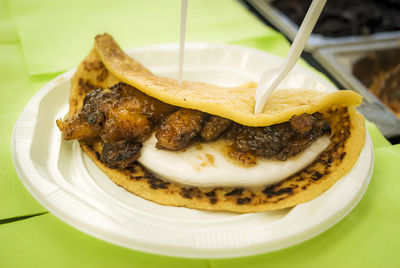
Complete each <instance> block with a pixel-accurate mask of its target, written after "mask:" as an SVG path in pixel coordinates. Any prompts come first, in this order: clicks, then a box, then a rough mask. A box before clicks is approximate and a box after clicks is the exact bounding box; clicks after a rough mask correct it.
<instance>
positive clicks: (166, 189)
mask: <svg viewBox="0 0 400 268" xmlns="http://www.w3.org/2000/svg"><path fill="white" fill-rule="evenodd" d="M90 63H93V64H94V65H95V66H99V67H98V68H87V66H90ZM101 63H102V64H103V65H102V64H101ZM85 66H86V68H85ZM101 66H104V67H101ZM104 69H106V70H107V71H108V72H107V76H106V79H100V80H102V81H100V80H99V79H98V77H100V74H101V73H102V72H105V71H104ZM79 81H88V82H89V83H93V85H96V86H98V87H101V88H106V87H108V86H109V83H113V82H119V81H123V82H125V83H128V84H130V85H132V86H134V87H136V88H138V89H139V90H141V91H143V92H145V93H146V94H148V95H150V96H153V97H156V98H158V99H160V100H162V101H164V102H167V103H170V104H173V105H178V106H182V107H186V108H193V109H198V110H201V111H203V112H207V113H211V114H216V115H220V116H224V117H226V118H229V119H232V120H234V121H236V122H238V123H242V124H245V125H249V126H259V125H262V126H267V125H271V124H276V123H280V122H284V121H287V120H289V119H290V117H291V116H293V115H295V114H301V113H313V112H317V111H318V112H320V113H322V114H323V116H324V118H325V119H327V120H328V121H329V123H330V125H331V129H332V135H331V143H330V145H329V146H328V148H327V149H326V150H325V151H324V152H323V153H321V155H320V156H319V157H318V158H317V159H316V160H315V161H314V162H313V163H312V164H310V165H309V166H308V167H307V168H305V169H303V170H302V171H300V172H298V173H296V174H294V175H292V176H290V177H289V178H286V179H284V180H282V181H281V182H280V183H277V184H274V185H269V186H265V187H259V188H254V189H253V188H251V189H250V188H234V187H215V188H213V187H209V188H207V187H193V186H190V185H181V184H178V183H175V182H172V181H167V180H165V179H163V178H159V177H156V176H155V175H153V174H151V173H150V172H149V171H147V170H146V169H145V168H144V167H143V166H142V165H140V164H139V163H135V164H134V165H133V166H132V167H130V168H129V169H124V170H117V169H113V168H109V167H107V166H106V165H105V164H104V163H102V162H101V161H100V155H101V151H102V147H103V144H102V141H101V140H100V139H97V140H87V141H80V144H81V147H82V149H83V150H84V151H85V152H86V154H87V155H88V156H89V157H90V158H91V159H92V160H93V161H94V163H95V164H96V165H97V166H98V167H99V168H100V169H101V170H102V171H103V172H104V173H105V174H106V175H107V176H108V177H109V178H110V179H111V180H112V181H114V182H115V183H116V184H117V185H119V186H121V187H123V188H124V189H126V190H128V191H130V192H132V193H134V194H136V195H138V196H141V197H143V198H145V199H147V200H150V201H153V202H156V203H159V204H163V205H170V206H183V207H188V208H194V209H204V210H214V211H232V212H241V213H244V212H259V211H271V210H278V209H283V208H288V207H293V206H295V205H298V204H300V203H303V202H306V201H308V200H311V199H313V198H315V197H316V196H318V195H320V194H321V193H323V192H324V191H326V190H327V189H329V188H330V187H331V186H332V185H333V184H334V183H335V182H336V181H337V180H339V179H340V178H342V177H343V176H344V175H345V174H346V173H348V172H349V171H350V170H351V169H352V167H353V166H354V165H355V163H356V162H357V159H358V157H359V155H360V152H361V150H362V148H363V146H364V142H365V125H364V118H363V116H362V115H360V114H359V113H358V112H357V111H356V109H355V106H357V105H359V104H360V103H361V97H360V96H359V95H358V94H356V93H354V92H351V91H337V92H332V93H324V92H316V91H312V90H279V91H276V92H275V93H274V94H273V95H271V97H270V98H269V101H268V102H267V105H266V108H265V109H264V111H263V113H261V114H259V115H255V114H253V109H254V100H253V96H254V87H253V86H254V84H249V85H247V86H242V87H240V88H223V87H217V86H214V85H209V84H205V83H199V82H189V81H185V82H184V83H183V86H178V85H177V82H176V80H174V79H170V78H164V77H158V76H155V75H154V74H152V73H151V72H150V71H149V70H147V69H146V68H145V67H143V66H142V65H140V64H139V63H138V62H136V61H135V60H133V59H131V58H129V57H128V56H127V55H126V54H125V53H124V52H123V51H122V50H121V49H120V48H119V47H118V45H117V44H116V43H115V42H114V40H113V39H112V38H111V37H110V36H109V35H101V36H98V37H96V45H95V49H94V50H92V51H91V52H90V54H89V55H88V56H87V57H86V58H85V59H84V61H83V62H82V63H81V64H80V65H79V66H78V69H77V72H76V73H75V75H74V78H73V79H72V84H73V85H72V88H71V96H70V105H71V106H70V109H71V111H72V112H77V111H79V110H80V109H81V106H82V100H83V97H84V95H85V94H86V93H87V92H89V91H90V90H91V89H90V88H89V87H84V86H81V85H82V82H81V83H79ZM92 89H94V88H92ZM197 102H199V103H197Z"/></svg>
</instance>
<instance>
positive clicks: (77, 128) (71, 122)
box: [56, 114, 101, 140]
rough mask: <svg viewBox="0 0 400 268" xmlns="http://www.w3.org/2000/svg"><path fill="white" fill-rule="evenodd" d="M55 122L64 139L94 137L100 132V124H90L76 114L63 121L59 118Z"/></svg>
mask: <svg viewBox="0 0 400 268" xmlns="http://www.w3.org/2000/svg"><path fill="white" fill-rule="evenodd" d="M56 123H57V126H58V128H59V129H60V130H61V131H62V133H63V136H64V139H66V140H74V139H90V138H95V137H97V136H99V135H100V132H101V126H99V125H96V124H95V125H93V124H90V123H89V122H88V121H87V120H86V119H84V118H82V117H80V116H79V115H77V114H74V115H73V116H72V117H70V118H68V119H67V120H65V121H62V120H60V119H59V120H57V121H56Z"/></svg>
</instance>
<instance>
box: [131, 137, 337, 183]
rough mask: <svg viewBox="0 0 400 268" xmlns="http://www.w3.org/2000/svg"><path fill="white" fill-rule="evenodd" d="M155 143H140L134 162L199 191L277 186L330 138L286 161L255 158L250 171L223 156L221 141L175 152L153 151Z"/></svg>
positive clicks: (301, 166) (248, 168) (308, 161)
mask: <svg viewBox="0 0 400 268" xmlns="http://www.w3.org/2000/svg"><path fill="white" fill-rule="evenodd" d="M156 143H157V139H156V137H155V136H154V134H153V135H152V136H151V137H150V138H149V139H148V140H146V141H145V142H144V143H143V147H142V150H141V156H140V158H139V159H138V161H139V162H140V163H141V164H142V165H143V166H144V167H146V168H147V169H148V170H150V171H151V172H152V173H153V174H155V175H157V176H159V177H161V178H164V179H167V180H170V181H175V182H178V183H181V184H185V185H191V186H200V187H201V186H208V187H257V186H266V185H270V184H274V183H277V182H279V181H281V180H283V179H285V178H287V177H289V176H290V175H292V174H294V173H296V172H298V171H300V170H302V169H303V168H305V167H306V166H308V165H309V164H311V163H312V162H313V161H314V160H315V159H316V157H317V156H318V155H319V154H320V153H321V152H322V151H324V150H325V149H326V148H327V147H328V145H329V143H330V138H329V137H328V136H327V135H325V136H322V137H320V138H319V139H318V140H316V141H315V142H314V143H312V144H311V145H310V146H309V147H308V148H307V149H306V150H304V151H303V152H301V153H299V154H298V155H296V156H294V157H291V158H289V159H287V160H286V161H280V160H274V159H263V158H261V157H259V158H258V159H257V164H256V165H254V166H251V167H245V166H241V165H238V164H236V163H235V162H234V161H233V160H232V159H230V158H229V157H228V156H227V155H226V154H224V153H223V152H222V148H223V147H224V145H225V146H226V143H224V141H217V142H211V143H203V144H201V145H199V146H196V145H195V146H192V147H190V148H188V149H187V150H185V151H177V152H176V151H167V150H160V149H157V148H156V147H155V145H156Z"/></svg>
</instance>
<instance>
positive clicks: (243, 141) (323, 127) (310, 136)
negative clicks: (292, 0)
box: [228, 113, 330, 160]
mask: <svg viewBox="0 0 400 268" xmlns="http://www.w3.org/2000/svg"><path fill="white" fill-rule="evenodd" d="M310 117H312V119H311V118H310ZM292 121H293V122H292ZM310 124H311V127H310ZM293 126H294V127H293ZM230 132H231V133H229V135H228V136H229V137H231V138H233V140H234V141H233V144H232V149H233V150H235V151H238V152H239V153H252V154H254V155H257V156H262V157H265V158H276V159H279V160H286V159H287V158H288V157H291V156H294V155H296V154H298V153H299V152H301V151H303V150H304V149H306V148H307V147H308V146H309V145H310V144H311V143H312V142H314V141H315V140H316V139H317V138H319V137H320V136H322V135H324V134H327V133H330V127H329V124H328V122H327V121H326V120H324V119H323V118H322V116H321V114H319V113H315V114H313V115H309V114H302V115H299V116H294V117H292V119H291V120H290V121H289V122H285V123H281V124H276V125H272V126H268V127H247V126H242V125H235V127H234V128H232V130H231V131H230Z"/></svg>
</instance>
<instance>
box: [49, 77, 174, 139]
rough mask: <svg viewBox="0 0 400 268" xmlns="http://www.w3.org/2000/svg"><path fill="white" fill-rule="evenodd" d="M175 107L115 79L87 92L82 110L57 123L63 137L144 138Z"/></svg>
mask: <svg viewBox="0 0 400 268" xmlns="http://www.w3.org/2000/svg"><path fill="white" fill-rule="evenodd" d="M177 109H178V107H176V106H173V105H169V104H166V103H163V102H161V101H159V100H157V99H154V98H152V97H150V96H147V95H146V94H144V93H142V92H141V91H139V90H137V89H136V88H134V87H132V86H130V85H127V84H124V83H118V84H116V85H114V86H113V87H111V88H110V89H105V90H102V89H97V90H93V91H91V92H90V93H88V94H87V95H86V96H85V98H84V101H83V107H82V110H81V111H80V112H79V113H78V114H77V115H73V116H71V117H70V118H68V119H67V120H65V121H64V122H63V121H61V120H57V125H58V127H59V128H60V130H61V131H62V132H63V135H64V138H65V139H87V138H94V137H98V136H100V137H101V138H102V140H103V141H104V142H113V141H117V140H122V139H125V138H132V139H135V140H137V141H143V140H145V139H146V138H147V137H148V136H149V135H150V133H151V132H152V130H153V128H154V127H155V126H156V125H157V124H159V123H160V122H161V120H163V119H164V118H165V117H166V116H167V115H168V114H170V113H172V112H174V111H176V110H177Z"/></svg>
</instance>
